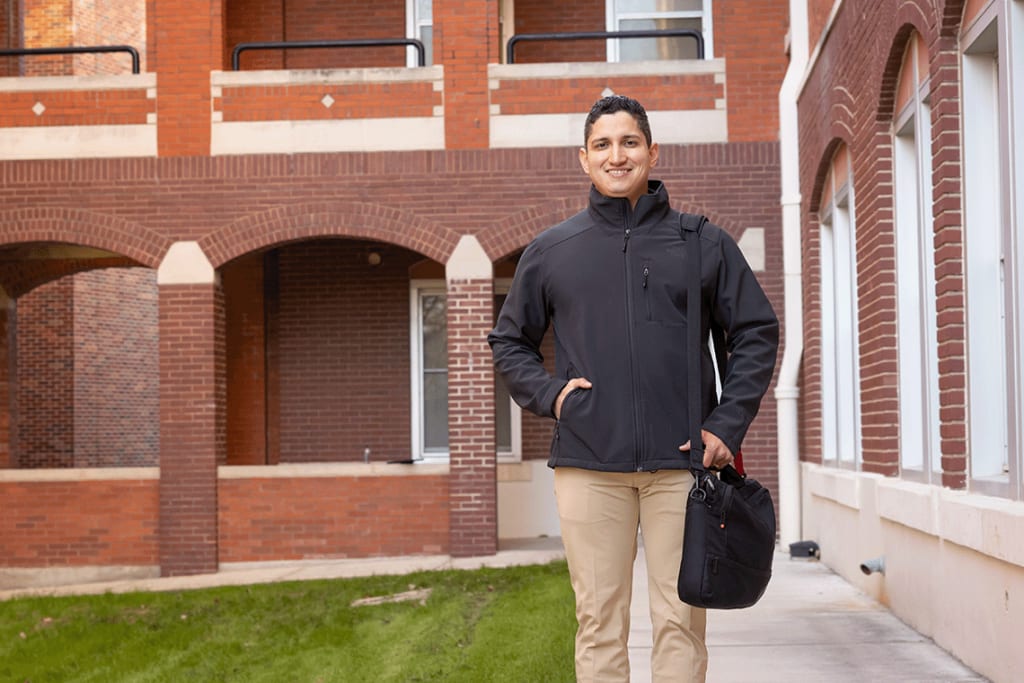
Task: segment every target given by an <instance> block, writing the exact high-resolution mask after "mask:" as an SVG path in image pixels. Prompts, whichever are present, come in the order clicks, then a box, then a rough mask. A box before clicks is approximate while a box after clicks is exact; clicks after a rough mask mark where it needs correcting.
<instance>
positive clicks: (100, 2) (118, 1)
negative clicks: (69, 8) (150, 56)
mask: <svg viewBox="0 0 1024 683" xmlns="http://www.w3.org/2000/svg"><path fill="white" fill-rule="evenodd" d="M73 2H74V15H75V17H74V44H75V45H130V46H132V47H134V48H135V49H136V50H138V51H139V70H140V72H143V73H145V71H146V3H145V0H73ZM74 69H75V75H80V76H91V75H95V74H126V73H131V57H130V56H129V55H127V54H124V53H110V54H95V55H92V54H88V55H76V56H75V57H74Z"/></svg>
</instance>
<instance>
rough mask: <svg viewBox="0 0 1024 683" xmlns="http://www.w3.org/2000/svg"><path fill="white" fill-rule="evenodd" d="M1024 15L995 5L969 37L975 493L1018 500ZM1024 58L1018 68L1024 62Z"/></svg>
mask: <svg viewBox="0 0 1024 683" xmlns="http://www.w3.org/2000/svg"><path fill="white" fill-rule="evenodd" d="M972 9H974V7H973V6H972ZM1008 11H1009V12H1012V14H1010V15H1009V16H1008V15H1007V12H1008ZM1021 11H1022V10H1021V3H1020V2H1014V3H1012V5H1010V4H1006V5H1004V4H1003V3H998V2H993V3H989V4H988V5H987V6H985V7H982V8H980V9H979V11H977V12H976V13H975V14H974V15H973V16H969V17H966V18H965V21H964V30H963V33H962V36H961V45H962V46H963V55H962V58H963V64H962V79H963V83H962V87H963V155H964V157H963V174H964V234H965V253H966V266H965V269H966V276H967V277H966V285H967V384H968V387H967V389H968V394H967V400H968V421H969V439H968V443H969V445H970V446H969V448H970V452H969V457H970V479H971V487H972V488H974V489H977V490H979V491H983V492H988V493H992V494H995V495H1004V496H1010V497H1016V498H1020V497H1021V489H1022V487H1021V471H1020V470H1021V467H1020V458H1021V456H1020V450H1021V446H1022V438H1021V427H1022V417H1021V413H1020V406H1021V392H1022V389H1021V384H1022V378H1021V374H1020V373H1021V363H1020V360H1019V358H1020V344H1021V336H1020V324H1021V317H1020V316H1021V311H1020V310H1019V306H1020V303H1019V302H1020V299H1019V296H1020V286H1021V283H1020V282H1019V278H1020V276H1019V274H1018V272H1017V269H1018V267H1019V265H1020V256H1019V254H1018V255H1017V256H1015V254H1017V250H1019V245H1015V241H1014V240H1015V232H1016V223H1017V222H1018V221H1017V220H1016V219H1015V216H1014V208H1015V207H1019V204H1020V200H1021V199H1022V197H1021V193H1020V187H1019V186H1020V180H1019V178H1017V180H1016V184H1017V187H1016V188H1015V187H1014V185H1013V184H1012V179H1014V178H1015V177H1016V176H1019V173H1020V172H1022V171H1024V169H1022V168H1019V167H1017V168H1015V165H1017V164H1019V163H1020V161H1021V160H1020V159H1019V158H1015V154H1019V153H1015V152H1014V145H1013V139H1014V136H1015V134H1016V131H1018V130H1019V126H1014V125H1012V122H1013V116H1018V117H1019V116H1020V113H1019V112H1018V111H1016V109H1015V108H1014V107H1013V106H1011V102H1012V101H1013V98H1012V97H1011V91H1012V89H1013V87H1014V85H1015V79H1016V81H1017V82H1018V83H1019V80H1020V70H1019V69H1016V73H1014V74H1009V73H1007V65H1009V66H1010V70H1011V71H1013V70H1014V69H1013V67H1014V61H1015V60H1014V56H1015V55H1014V54H1012V53H1011V52H1010V51H1009V50H1008V48H1007V45H1008V44H1009V43H1008V37H1007V35H1006V29H1007V28H1010V29H1012V30H1016V31H1017V32H1018V33H1019V32H1020V27H1021V25H1022V23H1024V20H1022V18H1021ZM1019 50H1020V48H1017V51H1018V54H1016V61H1020V60H1021V59H1022V58H1024V55H1020V54H1019ZM1007 57H1009V59H1007ZM1011 76H1013V77H1015V79H1014V78H1013V77H1011ZM1018 87H1019V85H1018ZM1014 191H1016V194H1017V196H1016V197H1013V196H1012V193H1013V192H1014ZM1018 210H1019V209H1018ZM1015 292H1016V295H1015ZM1015 302H1016V303H1015Z"/></svg>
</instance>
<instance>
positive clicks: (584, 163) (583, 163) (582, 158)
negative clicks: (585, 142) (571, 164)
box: [580, 147, 590, 175]
mask: <svg viewBox="0 0 1024 683" xmlns="http://www.w3.org/2000/svg"><path fill="white" fill-rule="evenodd" d="M580 166H582V167H583V172H584V173H586V174H587V175H590V164H588V163H587V150H586V149H585V148H583V147H580Z"/></svg>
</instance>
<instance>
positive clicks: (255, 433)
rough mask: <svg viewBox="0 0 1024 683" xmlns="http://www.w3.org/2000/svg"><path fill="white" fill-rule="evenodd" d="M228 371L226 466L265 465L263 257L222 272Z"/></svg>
mask: <svg viewBox="0 0 1024 683" xmlns="http://www.w3.org/2000/svg"><path fill="white" fill-rule="evenodd" d="M221 282H222V284H223V287H224V315H225V321H226V323H225V328H226V337H225V339H226V341H225V344H226V360H225V362H226V368H227V464H229V465H262V464H265V463H267V438H266V436H267V411H266V406H267V383H266V376H267V355H266V348H267V340H266V329H267V328H266V317H265V314H264V296H263V292H264V290H263V287H264V282H263V254H261V253H257V254H251V255H248V256H244V257H242V258H240V259H236V260H235V261H232V262H231V263H229V264H227V265H225V267H224V268H223V269H222V270H221Z"/></svg>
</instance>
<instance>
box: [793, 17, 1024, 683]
mask: <svg viewBox="0 0 1024 683" xmlns="http://www.w3.org/2000/svg"><path fill="white" fill-rule="evenodd" d="M791 7H792V15H791V21H790V36H791V64H790V70H789V72H788V73H787V75H786V78H785V79H784V83H783V86H782V91H781V93H782V94H781V97H780V103H781V107H780V130H781V131H782V144H781V148H782V151H781V155H782V162H781V166H782V196H783V214H784V218H783V234H784V242H785V249H786V257H785V263H786V265H785V270H786V274H787V285H786V295H785V299H786V302H787V305H786V322H787V332H788V334H787V341H788V344H787V351H786V353H787V356H791V357H787V358H785V359H784V361H783V363H782V369H781V370H780V373H779V376H778V378H777V386H778V397H779V401H778V404H777V409H778V414H779V416H780V420H779V450H780V455H781V456H785V457H782V459H781V460H780V470H779V471H780V475H779V476H780V488H782V489H783V490H788V489H789V488H790V482H789V478H790V477H793V478H794V479H795V480H796V481H797V482H798V484H797V487H798V488H799V489H800V491H801V497H800V500H801V503H802V511H801V512H802V514H796V508H795V507H794V506H790V509H789V510H788V511H786V510H784V511H783V512H782V516H783V517H784V518H786V519H784V521H783V524H782V526H783V540H786V537H787V535H789V536H790V539H791V540H795V538H796V537H799V536H801V535H802V536H803V537H805V538H809V539H815V540H817V541H818V543H819V544H820V546H821V553H822V559H823V560H824V561H825V562H827V563H828V564H829V565H830V566H831V567H833V568H834V569H835V570H836V571H837V572H839V573H840V574H842V575H843V576H844V577H846V578H847V579H848V580H850V581H851V582H853V583H855V584H856V585H858V586H860V587H861V588H863V589H864V590H865V591H867V592H869V593H870V594H872V595H873V596H875V597H877V598H878V599H880V600H881V601H883V602H884V603H885V604H887V605H888V606H890V607H891V608H892V610H893V612H894V613H895V614H897V615H898V616H899V617H900V618H901V619H903V620H904V621H906V622H907V623H908V624H910V625H911V626H913V627H914V628H916V629H917V630H918V631H920V632H922V633H923V634H925V635H927V636H930V637H931V638H933V639H934V640H935V641H936V642H937V643H938V644H940V645H941V646H943V647H945V648H946V649H948V650H950V651H951V652H953V653H954V654H955V655H956V656H958V657H959V658H960V659H962V660H963V661H964V662H966V663H967V664H968V665H969V666H971V667H972V668H974V669H975V670H977V671H978V672H979V673H982V674H984V675H985V676H987V677H989V678H990V679H991V680H994V681H1018V680H1024V655H1022V653H1021V651H1020V647H1019V634H1020V633H1021V632H1022V631H1024V609H1022V607H1021V603H1020V596H1021V595H1022V592H1024V504H1022V499H1024V483H1022V482H1024V476H1022V475H1024V473H1022V465H1024V462H1022V458H1024V455H1022V454H1024V450H1022V446H1024V411H1022V406H1024V362H1022V358H1024V356H1022V353H1021V352H1022V349H1024V347H1022V339H1024V337H1022V329H1024V326H1022V320H1024V308H1022V302H1024V277H1022V268H1024V242H1022V241H1021V239H1020V235H1021V229H1022V221H1024V212H1022V206H1024V185H1022V182H1021V179H1022V178H1024V144H1022V142H1021V140H1022V137H1021V134H1022V132H1024V109H1022V108H1021V103H1022V102H1024V2H1021V1H1020V0H844V1H842V2H833V0H811V1H810V2H800V1H794V2H792V3H791ZM790 274H795V275H798V277H794V278H793V281H794V282H795V283H800V284H799V285H796V286H791V285H790V281H789V277H790ZM801 351H802V353H801ZM797 397H798V398H797ZM797 453H798V454H799V458H800V460H801V462H800V463H796V462H795V460H796V458H797V456H796V454H797ZM786 460H792V461H793V462H788V463H787V462H785V461H786ZM794 475H795V476H794ZM783 501H784V502H785V496H784V497H783ZM791 515H792V516H793V519H789V517H790V516H791ZM787 529H788V533H787ZM873 561H876V562H873ZM878 561H880V562H878ZM862 565H864V567H865V569H871V568H872V567H876V568H877V567H880V566H881V567H884V573H881V572H879V571H877V570H876V571H873V572H872V573H871V574H868V575H865V574H864V573H863V570H862V569H861V566H862Z"/></svg>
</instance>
